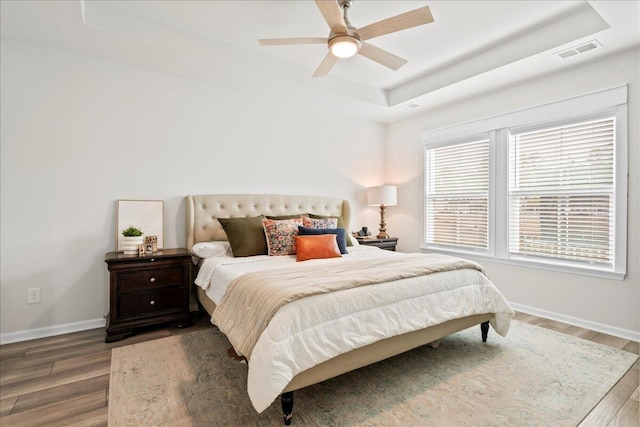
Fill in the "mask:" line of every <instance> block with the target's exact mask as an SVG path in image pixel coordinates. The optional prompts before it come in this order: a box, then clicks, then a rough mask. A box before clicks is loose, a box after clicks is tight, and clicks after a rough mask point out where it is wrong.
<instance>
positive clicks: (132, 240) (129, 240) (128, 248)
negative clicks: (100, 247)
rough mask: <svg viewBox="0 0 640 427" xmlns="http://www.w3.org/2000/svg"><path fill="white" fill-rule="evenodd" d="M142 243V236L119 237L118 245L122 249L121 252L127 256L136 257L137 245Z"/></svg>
mask: <svg viewBox="0 0 640 427" xmlns="http://www.w3.org/2000/svg"><path fill="white" fill-rule="evenodd" d="M143 243H144V236H135V237H125V236H122V237H120V245H121V247H122V251H123V252H124V253H125V254H128V255H137V254H138V245H142V244H143Z"/></svg>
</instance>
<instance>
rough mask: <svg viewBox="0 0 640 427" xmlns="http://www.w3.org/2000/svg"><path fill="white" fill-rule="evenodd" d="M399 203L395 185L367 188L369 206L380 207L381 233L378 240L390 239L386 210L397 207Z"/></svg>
mask: <svg viewBox="0 0 640 427" xmlns="http://www.w3.org/2000/svg"><path fill="white" fill-rule="evenodd" d="M397 203H398V192H397V189H396V186H395V185H381V186H379V187H371V188H367V204H368V205H369V206H380V230H379V231H380V233H378V235H377V236H376V237H377V238H378V239H388V238H389V235H388V234H387V224H386V223H385V222H384V209H385V207H387V206H395V205H396V204H397Z"/></svg>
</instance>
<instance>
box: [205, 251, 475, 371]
mask: <svg viewBox="0 0 640 427" xmlns="http://www.w3.org/2000/svg"><path fill="white" fill-rule="evenodd" d="M468 268H470V269H475V270H478V271H481V272H484V271H483V269H482V267H480V265H478V264H477V263H475V262H473V261H469V260H465V259H460V258H455V257H451V256H448V255H440V254H404V255H400V254H398V255H397V256H394V257H391V258H379V259H368V260H350V259H347V258H343V259H341V260H340V262H337V263H335V264H330V265H327V264H323V265H316V264H313V263H309V264H300V265H296V267H293V268H281V269H275V270H264V271H259V272H254V273H247V274H244V275H242V276H240V277H238V278H236V279H235V280H234V281H233V282H231V284H229V287H228V289H227V291H226V293H225V295H224V297H223V298H222V301H221V302H220V305H218V307H216V309H215V311H214V312H213V316H212V317H211V320H212V322H213V323H214V324H216V325H217V326H218V327H219V328H220V330H221V331H222V332H223V333H224V334H225V335H226V336H227V338H229V341H230V342H231V344H233V346H234V348H235V349H236V351H238V352H239V353H241V354H243V355H245V356H246V357H247V359H250V358H251V352H252V351H253V347H254V346H255V344H256V343H257V341H258V338H260V335H261V334H262V332H263V331H264V329H265V328H266V327H267V324H268V323H269V321H270V320H271V318H272V317H273V316H274V314H275V313H276V312H277V311H278V309H279V308H280V307H282V306H283V305H284V304H287V303H289V302H292V301H295V300H297V299H300V298H303V297H307V296H311V295H316V294H321V293H326V292H333V291H340V290H344V289H350V288H355V287H357V286H365V285H373V284H376V283H383V282H390V281H394V280H400V279H406V278H410V277H416V276H422V275H426V274H431V273H437V272H442V271H449V270H458V269H468Z"/></svg>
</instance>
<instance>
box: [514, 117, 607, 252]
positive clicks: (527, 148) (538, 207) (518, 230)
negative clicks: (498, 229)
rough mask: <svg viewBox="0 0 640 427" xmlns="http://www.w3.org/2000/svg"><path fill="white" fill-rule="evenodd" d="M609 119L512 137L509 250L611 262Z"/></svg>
mask: <svg viewBox="0 0 640 427" xmlns="http://www.w3.org/2000/svg"><path fill="white" fill-rule="evenodd" d="M614 127H615V119H614V118H613V117H608V118H605V119H601V120H590V121H586V122H584V121H583V122H578V123H573V124H569V125H565V126H556V127H552V128H544V129H538V130H534V131H530V132H522V133H513V134H512V135H511V137H510V143H509V181H510V182H509V251H510V252H511V253H514V254H521V255H531V256H540V257H547V258H557V259H563V260H573V261H579V262H588V263H604V264H611V263H612V262H613V241H614V238H613V215H612V214H613V211H614V204H613V199H614V192H613V142H614Z"/></svg>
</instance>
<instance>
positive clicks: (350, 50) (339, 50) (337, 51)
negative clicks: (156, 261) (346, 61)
mask: <svg viewBox="0 0 640 427" xmlns="http://www.w3.org/2000/svg"><path fill="white" fill-rule="evenodd" d="M360 45H361V43H360V40H358V39H357V38H355V37H353V36H337V37H334V38H332V39H331V40H329V49H330V50H331V53H332V54H333V55H334V56H337V57H338V58H350V57H352V56H353V55H355V54H356V53H358V51H359V50H360Z"/></svg>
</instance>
